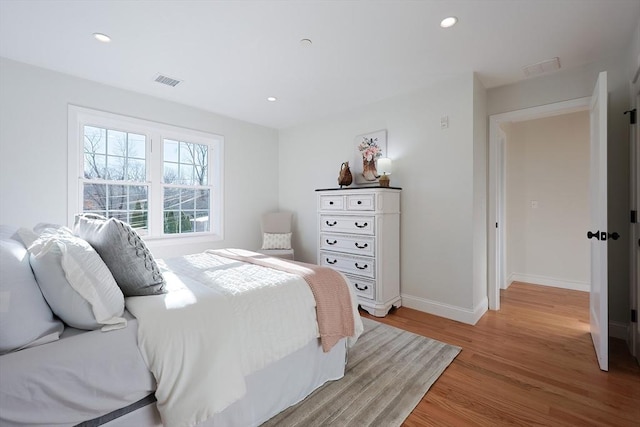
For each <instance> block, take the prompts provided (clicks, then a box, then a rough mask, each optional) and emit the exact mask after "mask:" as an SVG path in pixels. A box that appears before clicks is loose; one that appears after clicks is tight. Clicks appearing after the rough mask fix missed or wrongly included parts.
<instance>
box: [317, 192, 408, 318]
mask: <svg viewBox="0 0 640 427" xmlns="http://www.w3.org/2000/svg"><path fill="white" fill-rule="evenodd" d="M316 191H317V195H318V233H319V240H318V242H319V244H318V264H319V265H324V266H327V267H332V268H334V269H336V270H339V271H341V272H342V273H344V274H345V276H347V278H348V279H349V280H350V281H351V285H352V286H353V288H354V290H355V293H356V295H357V296H358V300H359V304H360V307H362V308H363V309H364V310H366V311H367V312H369V313H370V314H372V315H374V316H378V317H384V316H386V315H387V313H388V312H389V310H390V309H391V307H392V306H393V307H400V305H401V300H400V191H401V189H400V188H393V187H391V188H382V187H369V188H366V187H360V188H347V189H335V190H331V189H328V190H316Z"/></svg>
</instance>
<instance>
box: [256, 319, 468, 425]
mask: <svg viewBox="0 0 640 427" xmlns="http://www.w3.org/2000/svg"><path fill="white" fill-rule="evenodd" d="M362 321H363V323H364V333H363V334H362V335H361V336H360V338H359V339H358V342H357V343H356V344H355V346H353V348H351V349H350V350H349V359H348V363H347V368H346V372H345V375H344V377H343V378H342V379H340V380H338V381H332V382H329V383H327V384H325V385H323V386H322V387H321V388H319V389H318V390H316V391H315V392H313V393H312V394H311V395H310V396H309V397H307V398H306V399H305V400H303V401H302V402H300V403H298V404H297V405H295V406H292V407H290V408H289V409H287V410H285V411H283V412H281V413H280V414H278V415H276V416H275V417H274V418H272V419H270V420H269V421H267V422H266V423H265V424H263V427H272V426H274V427H275V426H278V427H283V426H285V427H293V426H300V427H302V426H304V427H308V426H339V427H346V426H381V427H382V426H384V427H390V426H400V425H401V424H402V422H403V421H404V420H405V419H406V418H407V417H408V416H409V414H410V413H411V411H412V410H413V409H414V408H415V407H416V405H417V404H418V403H419V402H420V400H422V397H423V396H424V395H425V393H426V392H427V390H429V387H431V385H432V384H433V383H434V382H435V381H436V380H437V379H438V377H439V376H440V374H442V372H444V370H445V369H446V368H447V366H449V364H450V363H451V362H452V361H453V359H455V357H456V356H457V355H458V353H460V350H461V349H460V347H455V346H452V345H449V344H444V343H441V342H439V341H436V340H432V339H430V338H426V337H423V336H420V335H416V334H413V333H411V332H407V331H403V330H402V329H398V328H394V327H392V326H387V325H384V324H382V323H379V322H376V321H373V320H369V319H365V318H363V319H362Z"/></svg>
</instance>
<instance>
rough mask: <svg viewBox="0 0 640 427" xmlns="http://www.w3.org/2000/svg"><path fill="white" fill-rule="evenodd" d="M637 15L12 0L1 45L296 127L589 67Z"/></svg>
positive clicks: (528, 4) (39, 60)
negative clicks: (535, 66)
mask: <svg viewBox="0 0 640 427" xmlns="http://www.w3.org/2000/svg"><path fill="white" fill-rule="evenodd" d="M449 15H455V16H457V17H458V18H459V23H458V25H456V26H455V27H453V28H451V29H447V30H445V29H442V28H440V27H439V22H440V20H441V19H442V18H444V17H446V16H449ZM638 20H640V0H528V1H526V0H460V1H456V0H424V1H402V0H396V1H295V0H292V1H267V0H265V1H206V0H200V1H187V0H185V1H170V0H164V1H161V0H155V1H154V0H141V1H132V0H120V1H95V0H84V1H80V0H73V1H62V0H0V56H3V57H6V58H10V59H14V60H17V61H22V62H26V63H30V64H34V65H37V66H41V67H45V68H49V69H52V70H57V71H61V72H63V73H68V74H72V75H76V76H79V77H83V78H87V79H90V80H94V81H97V82H102V83H106V84H109V85H112V86H117V87H121V88H125V89H129V90H133V91H137V92H141V93H146V94H149V95H154V96H157V97H160V98H166V99H170V100H173V101H177V102H180V103H183V104H187V105H191V106H195V107H199V108H202V109H205V110H208V111H212V112H215V113H219V114H222V115H225V116H229V117H234V118H237V119H241V120H246V121H249V122H253V123H258V124H262V125H266V126H270V127H274V128H286V127H290V126H294V125H296V124H299V123H302V122H305V121H309V120H312V119H317V118H320V117H323V116H326V115H330V114H335V113H337V112H340V111H346V110H349V109H352V108H355V107H358V106H360V105H364V104H368V103H371V102H374V101H377V100H380V99H384V98H387V97H390V96H394V95H397V94H400V93H406V92H410V91H412V90H415V89H418V88H421V87H426V86H429V85H432V84H435V83H437V82H438V81H440V80H441V79H443V78H446V77H448V76H451V75H455V74H458V73H465V72H470V71H476V72H477V73H478V75H479V77H480V80H481V81H482V83H483V84H484V85H485V87H486V88H491V87H495V86H500V85H504V84H508V83H512V82H516V81H518V80H522V79H524V74H523V72H522V70H521V67H522V66H524V65H528V64H532V63H536V62H540V61H543V60H546V59H550V58H553V57H556V56H557V57H560V63H561V65H562V69H567V68H571V67H577V66H580V65H583V64H586V63H589V62H593V61H596V60H599V59H601V58H602V57H604V56H606V55H607V54H610V53H611V52H613V51H616V50H620V49H626V48H627V47H628V45H629V43H630V41H631V36H632V33H633V30H634V28H635V26H636V25H637V23H638ZM94 32H102V33H105V34H108V35H109V36H111V38H112V42H111V43H109V44H103V43H100V42H98V41H96V40H95V39H94V38H93V37H92V36H91V35H92V33H94ZM303 38H309V39H311V40H312V41H313V44H312V45H311V46H310V47H303V46H301V44H300V40H301V39H303ZM0 72H1V71H0ZM157 73H162V74H165V75H168V76H170V77H174V78H178V79H183V80H184V82H183V83H182V84H180V85H178V86H177V87H175V88H171V87H168V86H164V85H160V84H158V83H155V82H154V81H153V79H154V78H155V76H156V74H157ZM268 96H276V97H277V98H278V101H277V102H273V103H272V102H267V101H266V98H267V97H268Z"/></svg>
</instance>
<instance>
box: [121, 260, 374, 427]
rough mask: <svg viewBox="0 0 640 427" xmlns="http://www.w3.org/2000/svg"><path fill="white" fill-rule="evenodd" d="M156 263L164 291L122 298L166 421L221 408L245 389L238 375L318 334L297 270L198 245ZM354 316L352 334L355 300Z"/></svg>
mask: <svg viewBox="0 0 640 427" xmlns="http://www.w3.org/2000/svg"><path fill="white" fill-rule="evenodd" d="M160 264H161V266H162V267H163V269H164V271H163V274H164V276H165V279H166V280H167V285H168V290H169V292H168V293H167V294H165V295H155V296H145V297H130V298H127V300H126V305H127V309H128V310H129V311H130V312H131V313H132V314H133V315H134V316H136V317H137V318H138V323H139V329H138V345H139V346H140V350H141V352H142V356H143V358H144V359H145V362H146V363H147V365H148V366H149V369H150V370H151V372H152V373H153V374H154V376H155V377H156V380H157V383H158V388H157V391H156V398H157V399H158V410H159V411H160V414H161V416H162V419H163V423H164V425H165V426H167V427H173V426H193V425H196V424H198V423H200V422H202V421H204V420H206V419H208V418H210V417H211V416H212V415H213V414H215V413H218V412H221V411H223V410H224V409H225V408H226V407H227V406H229V405H230V404H231V403H233V402H235V401H236V400H238V399H240V398H241V397H242V396H243V395H244V393H245V392H246V389H245V381H244V377H245V376H246V375H248V374H250V373H252V372H255V371H257V370H259V369H261V368H263V367H264V366H266V365H268V364H269V363H271V362H274V361H276V360H278V359H280V358H282V357H284V356H286V355H288V354H290V353H292V352H294V351H296V350H298V349H300V348H302V347H304V346H305V345H306V344H307V343H309V341H311V340H312V339H316V338H317V337H318V326H317V322H316V316H315V300H314V298H313V294H312V293H311V290H310V289H309V287H308V285H307V284H306V282H305V281H304V279H302V278H300V277H299V276H297V275H293V274H290V273H285V272H281V271H276V270H273V269H268V268H264V267H260V266H257V265H252V264H246V263H242V262H239V261H234V260H231V259H227V258H223V257H219V256H216V255H212V254H206V253H203V254H196V255H189V256H185V257H181V258H175V259H170V260H167V261H166V262H164V263H163V262H160ZM352 300H355V298H353V295H352ZM354 317H356V319H355V320H356V331H357V334H359V331H361V330H362V327H361V321H360V317H359V316H358V315H357V310H356V309H355V306H354Z"/></svg>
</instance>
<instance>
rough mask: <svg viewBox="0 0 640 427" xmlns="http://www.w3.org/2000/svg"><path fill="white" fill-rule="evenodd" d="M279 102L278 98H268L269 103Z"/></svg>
mask: <svg viewBox="0 0 640 427" xmlns="http://www.w3.org/2000/svg"><path fill="white" fill-rule="evenodd" d="M277 100H278V98H276V97H275V96H270V97H268V98H267V101H269V102H276V101H277Z"/></svg>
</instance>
